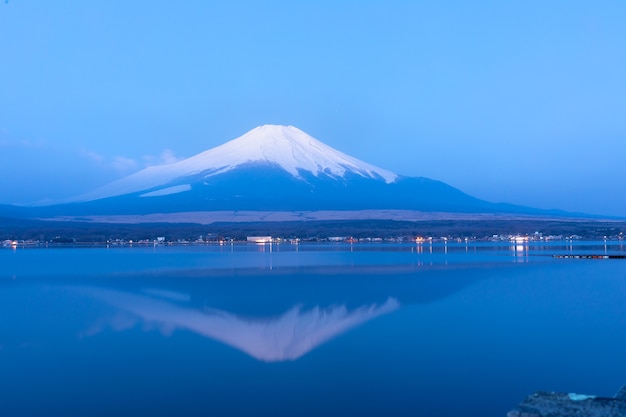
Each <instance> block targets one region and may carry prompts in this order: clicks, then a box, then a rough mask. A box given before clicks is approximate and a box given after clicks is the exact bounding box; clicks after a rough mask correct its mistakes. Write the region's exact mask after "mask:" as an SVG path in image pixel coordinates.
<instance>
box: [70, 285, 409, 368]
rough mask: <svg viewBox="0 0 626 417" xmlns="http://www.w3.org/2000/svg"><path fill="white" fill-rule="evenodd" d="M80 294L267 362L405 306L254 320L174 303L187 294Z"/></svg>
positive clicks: (295, 311)
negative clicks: (173, 300) (163, 295)
mask: <svg viewBox="0 0 626 417" xmlns="http://www.w3.org/2000/svg"><path fill="white" fill-rule="evenodd" d="M77 290H79V291H80V292H81V293H84V294H87V295H90V296H92V297H95V298H97V299H99V300H102V301H104V302H106V303H107V304H110V305H112V306H113V307H115V308H117V309H119V310H120V311H121V312H123V313H126V314H131V315H133V316H135V317H137V318H139V319H141V320H143V321H144V322H145V324H146V325H152V324H156V325H158V326H159V327H160V328H161V329H163V330H166V332H165V333H170V332H171V331H173V330H175V329H186V330H190V331H192V332H195V333H197V334H200V335H203V336H206V337H210V338H212V339H215V340H218V341H220V342H222V343H225V344H227V345H229V346H232V347H234V348H237V349H239V350H241V351H243V352H245V353H247V354H248V355H250V356H252V357H254V358H256V359H258V360H260V361H265V362H279V361H287V360H295V359H298V358H300V357H301V356H303V355H305V354H306V353H308V352H309V351H311V350H313V349H314V348H316V347H317V346H319V345H321V344H323V343H324V342H326V341H328V340H330V339H332V338H334V337H336V336H338V335H340V334H341V333H344V332H346V331H347V330H349V329H351V328H353V327H355V326H358V325H359V324H361V323H364V322H366V321H369V320H372V319H373V318H375V317H378V316H380V315H383V314H387V313H390V312H392V311H394V310H396V309H398V308H399V307H400V303H399V302H398V301H397V300H396V299H394V298H391V297H390V298H388V299H387V300H386V301H385V302H384V303H382V304H371V305H366V306H362V307H358V308H356V309H353V310H348V308H347V307H346V306H345V305H338V306H331V307H327V308H320V307H319V306H316V307H313V308H311V309H303V308H302V307H301V306H297V305H296V306H294V307H293V308H291V309H289V310H288V311H286V312H285V313H284V314H282V315H280V316H275V317H266V318H261V317H259V318H251V317H242V316H238V315H235V314H231V313H229V312H227V311H222V310H217V309H205V310H202V311H201V310H197V309H193V308H189V307H186V306H184V305H178V304H174V303H172V302H170V301H169V300H172V299H176V300H181V299H184V298H185V297H184V296H183V295H182V294H181V295H180V296H177V297H171V296H170V297H161V299H159V298H156V297H158V296H160V295H162V294H166V293H165V292H162V291H159V290H148V291H145V294H133V293H127V292H122V291H116V290H109V289H102V288H80V289H77ZM155 296H156V297H155ZM163 298H165V299H163Z"/></svg>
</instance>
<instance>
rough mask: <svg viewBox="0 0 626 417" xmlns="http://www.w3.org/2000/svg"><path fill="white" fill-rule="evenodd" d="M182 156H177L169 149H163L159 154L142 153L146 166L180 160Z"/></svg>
mask: <svg viewBox="0 0 626 417" xmlns="http://www.w3.org/2000/svg"><path fill="white" fill-rule="evenodd" d="M181 159H182V158H179V157H177V156H176V155H175V154H174V151H173V150H171V149H164V150H163V152H161V154H160V155H158V156H154V155H144V156H143V160H144V163H145V164H146V166H152V165H168V164H173V163H174V162H178V161H180V160H181Z"/></svg>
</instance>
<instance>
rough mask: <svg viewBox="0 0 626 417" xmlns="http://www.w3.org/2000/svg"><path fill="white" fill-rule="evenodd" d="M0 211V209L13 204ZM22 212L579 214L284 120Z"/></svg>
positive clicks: (55, 214) (43, 215) (41, 214)
mask: <svg viewBox="0 0 626 417" xmlns="http://www.w3.org/2000/svg"><path fill="white" fill-rule="evenodd" d="M0 209H1V210H0V214H2V212H11V210H13V209H6V210H5V209H2V208H1V207H0ZM15 210H17V209H15ZM20 210H22V211H23V212H24V213H26V212H27V214H25V215H24V216H26V217H35V218H51V217H66V216H94V215H148V214H155V213H186V212H216V211H223V212H228V211H232V212H238V211H259V212H268V211H275V212H311V211H318V212H319V211H344V212H349V211H352V212H354V211H359V210H396V211H402V210H408V211H413V212H440V213H446V212H447V213H474V214H478V213H485V214H489V213H491V214H494V213H495V214H520V215H543V216H546V215H547V216H555V215H557V216H559V215H560V216H565V217H567V216H570V217H571V216H573V215H577V216H578V215H580V213H567V212H564V211H561V210H542V209H535V208H531V207H524V206H517V205H513V204H506V203H491V202H488V201H485V200H481V199H479V198H476V197H473V196H471V195H469V194H467V193H464V192H463V191H461V190H459V189H457V188H455V187H452V186H450V185H448V184H445V183H443V182H441V181H437V180H433V179H429V178H425V177H409V176H403V175H398V174H396V173H394V172H392V171H389V170H385V169H382V168H379V167H377V166H374V165H372V164H369V163H367V162H364V161H361V160H359V159H356V158H354V157H351V156H349V155H347V154H345V153H343V152H340V151H338V150H336V149H333V148H332V147H330V146H328V145H326V144H324V143H323V142H321V141H319V140H317V139H315V138H313V137H312V136H310V135H308V134H306V133H305V132H303V131H302V130H300V129H298V128H296V127H293V126H280V125H263V126H259V127H257V128H254V129H252V130H251V131H249V132H247V133H245V134H243V135H242V136H239V137H238V138H235V139H233V140H231V141H229V142H226V143H224V144H222V145H220V146H217V147H215V148H212V149H209V150H206V151H204V152H201V153H199V154H197V155H194V156H192V157H190V158H187V159H185V160H182V161H178V162H174V163H172V164H168V165H160V166H152V167H148V168H145V169H143V170H141V171H139V172H137V173H135V174H131V175H129V176H127V177H124V178H121V179H119V180H117V181H114V182H112V183H110V184H107V185H105V186H103V187H100V188H98V189H96V190H94V191H92V192H90V193H86V194H83V195H82V196H79V197H76V198H74V199H70V200H66V201H64V202H60V203H57V204H52V205H47V206H40V207H30V208H27V209H20ZM18 211H19V210H18Z"/></svg>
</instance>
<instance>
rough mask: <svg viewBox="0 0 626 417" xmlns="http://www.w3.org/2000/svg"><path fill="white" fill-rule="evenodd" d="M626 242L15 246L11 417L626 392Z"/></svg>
mask: <svg viewBox="0 0 626 417" xmlns="http://www.w3.org/2000/svg"><path fill="white" fill-rule="evenodd" d="M624 251H625V247H624V246H623V245H622V243H621V242H607V243H605V242H584V243H581V242H574V243H570V242H567V243H566V242H556V243H551V244H545V243H543V244H530V245H527V244H523V245H511V244H509V243H504V244H493V243H480V244H479V243H472V242H469V243H468V244H465V243H455V244H447V245H443V244H435V245H429V244H428V243H425V244H421V245H418V244H403V245H391V244H385V245H372V244H359V245H348V244H336V245H302V244H301V245H286V244H281V245H267V244H266V245H252V244H250V245H247V244H246V245H243V244H242V245H232V246H231V245H225V246H190V247H164V246H158V247H132V248H128V247H126V248H117V247H115V248H114V247H111V248H71V249H68V248H41V249H28V248H26V249H25V248H15V249H11V248H3V249H0V415H1V416H13V415H15V416H30V415H32V416H56V415H59V416H75V415H85V416H86V415H91V416H94V415H96V416H97V415H102V416H104V415H106V416H112V415H150V416H182V415H186V416H187V415H188V416H209V415H225V416H228V415H272V416H347V415H358V416H381V415H398V416H456V415H471V416H505V415H506V412H507V411H508V410H510V409H511V408H513V407H514V406H515V405H516V404H517V403H519V402H520V401H521V400H522V399H523V398H524V397H525V396H526V395H528V394H530V393H532V392H533V391H536V390H554V391H564V392H581V393H588V394H596V395H603V396H612V395H613V394H614V393H615V391H617V389H618V388H619V387H620V386H621V385H622V384H624V383H626V360H624V359H623V357H624V352H626V261H625V260H586V259H554V258H553V257H552V255H553V254H569V253H572V254H576V253H584V254H591V253H593V254H605V253H606V254H624Z"/></svg>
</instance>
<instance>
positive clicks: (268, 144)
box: [187, 125, 397, 183]
mask: <svg viewBox="0 0 626 417" xmlns="http://www.w3.org/2000/svg"><path fill="white" fill-rule="evenodd" d="M256 161H262V162H269V163H273V164H276V165H279V166H280V167H281V168H283V169H284V170H285V171H287V172H289V173H290V174H292V175H293V176H295V177H299V176H300V173H299V170H304V171H308V172H311V173H313V175H315V176H318V175H319V174H321V173H324V174H327V175H331V176H337V177H342V176H343V175H344V174H345V173H346V171H350V172H352V173H355V174H358V175H361V176H363V177H370V178H382V179H384V180H385V182H387V183H390V182H393V181H395V179H396V178H397V175H396V174H394V173H393V172H390V171H387V170H384V169H381V168H378V167H375V166H374V165H370V164H368V163H366V162H363V161H360V160H358V159H356V158H353V157H351V156H349V155H346V154H344V153H342V152H339V151H338V150H336V149H333V148H331V147H330V146H328V145H326V144H324V143H322V142H320V141H319V140H317V139H315V138H314V137H312V136H310V135H308V134H306V133H305V132H303V131H302V130H300V129H298V128H297V127H294V126H281V125H264V126H259V127H256V128H254V129H252V130H251V131H249V132H248V133H246V134H245V135H243V136H240V137H238V138H237V139H234V140H231V141H230V142H227V143H225V144H223V145H221V146H218V147H216V148H213V149H211V150H208V151H206V152H203V153H201V154H199V155H196V156H194V157H192V158H189V159H188V160H187V162H188V163H189V164H194V165H196V166H198V167H201V166H213V167H220V166H221V168H220V169H219V170H218V171H216V172H215V173H213V174H212V175H214V174H218V173H222V172H225V171H228V170H231V169H233V168H235V167H237V166H240V165H242V164H244V163H246V162H256Z"/></svg>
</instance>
